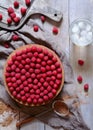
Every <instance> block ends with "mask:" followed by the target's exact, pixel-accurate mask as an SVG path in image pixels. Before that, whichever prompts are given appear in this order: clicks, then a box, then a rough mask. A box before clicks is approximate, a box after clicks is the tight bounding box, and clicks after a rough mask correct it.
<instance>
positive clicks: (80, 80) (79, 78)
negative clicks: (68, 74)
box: [77, 75, 83, 83]
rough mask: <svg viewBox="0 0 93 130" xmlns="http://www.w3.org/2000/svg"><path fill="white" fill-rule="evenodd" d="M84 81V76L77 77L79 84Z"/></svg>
mask: <svg viewBox="0 0 93 130" xmlns="http://www.w3.org/2000/svg"><path fill="white" fill-rule="evenodd" d="M82 80H83V78H82V76H81V75H79V76H78V77H77V81H78V82H79V83H82Z"/></svg>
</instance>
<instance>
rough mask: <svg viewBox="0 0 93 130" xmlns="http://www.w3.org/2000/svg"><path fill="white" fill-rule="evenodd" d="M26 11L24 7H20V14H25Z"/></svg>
mask: <svg viewBox="0 0 93 130" xmlns="http://www.w3.org/2000/svg"><path fill="white" fill-rule="evenodd" d="M26 11H27V9H26V8H24V7H22V8H21V14H22V15H25V14H26Z"/></svg>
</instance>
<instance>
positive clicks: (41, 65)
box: [4, 44, 64, 106]
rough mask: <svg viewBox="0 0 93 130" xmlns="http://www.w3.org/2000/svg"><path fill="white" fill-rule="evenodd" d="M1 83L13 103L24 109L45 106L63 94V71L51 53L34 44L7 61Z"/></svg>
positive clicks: (18, 50) (15, 53)
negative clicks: (22, 106)
mask: <svg viewBox="0 0 93 130" xmlns="http://www.w3.org/2000/svg"><path fill="white" fill-rule="evenodd" d="M4 83H5V87H6V90H7V92H8V94H9V95H10V96H11V97H12V98H13V99H14V100H15V101H16V102H18V103H20V104H23V105H25V106H40V105H45V104H47V103H49V102H50V101H52V100H53V99H54V98H55V97H56V96H57V95H58V94H59V93H60V91H61V90H62V87H63V84H64V68H63V65H62V62H61V61H60V59H59V57H58V56H57V54H56V53H55V52H54V51H52V50H51V49H49V48H47V47H45V46H42V45H37V44H31V45H25V46H22V47H20V48H18V49H17V50H15V51H14V52H12V53H11V54H10V56H9V57H8V59H7V61H6V64H5V66H4Z"/></svg>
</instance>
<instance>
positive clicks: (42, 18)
mask: <svg viewBox="0 0 93 130" xmlns="http://www.w3.org/2000/svg"><path fill="white" fill-rule="evenodd" d="M45 20H46V17H45V16H43V15H42V16H41V21H42V22H43V23H44V22H45Z"/></svg>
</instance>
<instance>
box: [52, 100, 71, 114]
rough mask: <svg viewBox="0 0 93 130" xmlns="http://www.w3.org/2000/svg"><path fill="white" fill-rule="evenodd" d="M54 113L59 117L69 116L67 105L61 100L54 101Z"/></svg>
mask: <svg viewBox="0 0 93 130" xmlns="http://www.w3.org/2000/svg"><path fill="white" fill-rule="evenodd" d="M52 108H53V110H54V112H55V113H56V114H57V115H58V116H61V117H66V116H68V114H69V108H68V106H67V104H66V103H65V102H64V101H62V100H56V101H54V102H53V103H52Z"/></svg>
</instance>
